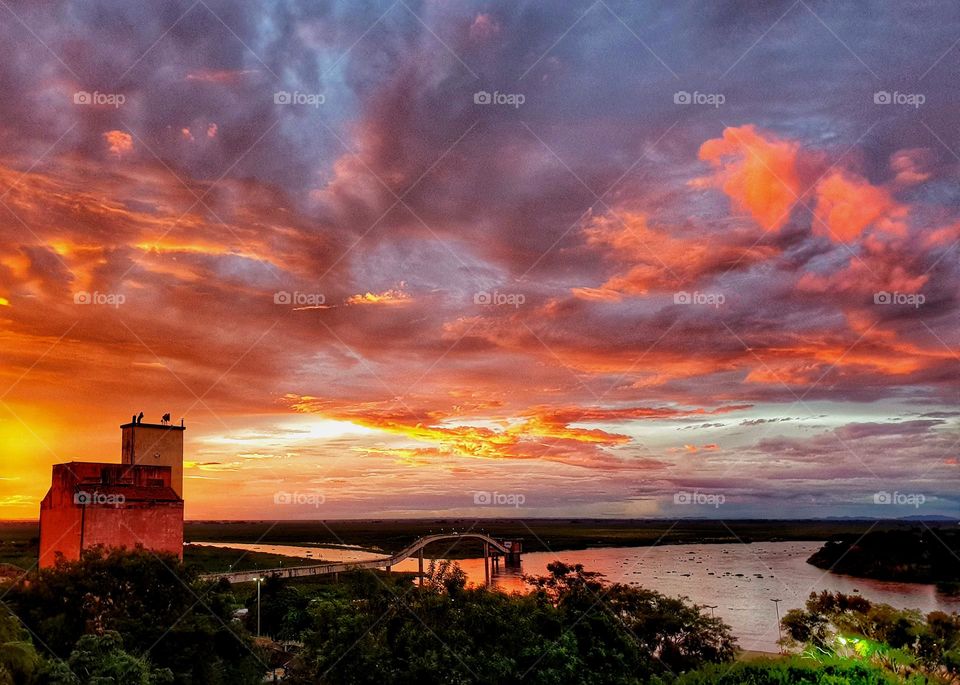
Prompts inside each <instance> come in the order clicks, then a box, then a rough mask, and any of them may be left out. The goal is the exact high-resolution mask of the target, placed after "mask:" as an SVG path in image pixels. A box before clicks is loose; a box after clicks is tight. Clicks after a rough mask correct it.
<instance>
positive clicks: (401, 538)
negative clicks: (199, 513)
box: [0, 517, 957, 570]
mask: <svg viewBox="0 0 960 685" xmlns="http://www.w3.org/2000/svg"><path fill="white" fill-rule="evenodd" d="M921 525H922V526H923V527H927V528H930V529H933V530H936V529H937V528H939V527H950V528H955V527H956V525H957V524H956V522H954V521H924V522H923V523H922V524H921V523H919V522H917V521H912V520H902V519H900V520H876V519H803V520H800V519H797V520H793V519H787V520H772V519H731V520H715V519H674V520H668V519H572V518H571V519H520V518H495V519H489V518H488V519H476V518H455V517H451V518H435V519H366V520H359V519H357V520H328V521H256V520H250V521H188V522H187V523H186V526H185V536H184V537H185V540H186V541H187V542H243V543H261V544H298V545H308V546H309V545H323V546H329V545H349V546H356V547H359V548H362V549H365V550H370V551H377V552H384V553H390V552H396V551H398V550H400V549H402V548H403V547H405V546H406V545H408V544H409V543H410V542H412V541H413V540H415V539H416V538H418V537H422V536H424V535H430V534H433V533H440V532H467V531H471V532H485V533H488V534H491V535H493V536H495V537H498V538H504V539H509V540H521V541H522V543H523V549H524V551H526V552H556V551H561V550H574V549H589V548H593V547H639V546H647V545H666V544H696V543H700V544H703V543H728V544H730V543H733V544H735V543H749V542H761V541H821V540H828V539H830V538H831V537H833V536H836V535H861V534H863V533H866V532H867V531H880V530H910V529H914V528H917V527H918V526H921ZM38 535H39V529H38V525H37V523H36V522H35V521H27V522H23V521H21V522H15V521H7V522H0V563H8V564H14V565H16V566H19V567H20V568H30V566H32V565H33V564H34V563H35V561H36V556H37V537H38ZM478 549H479V548H478V547H477V545H476V544H474V543H470V542H467V541H464V542H463V543H461V544H459V545H457V546H456V548H455V549H454V550H453V551H450V550H448V549H447V548H446V547H443V548H442V550H438V551H443V552H444V553H445V554H446V556H448V557H454V558H457V557H460V558H463V557H471V556H476V555H477V552H478ZM186 554H187V561H188V562H191V563H196V564H198V565H199V566H201V567H202V568H203V569H204V570H220V566H221V564H230V563H234V562H236V556H235V555H224V554H220V553H217V552H215V551H213V549H212V548H194V549H191V547H190V546H188V547H187V548H186ZM261 556H263V557H267V556H269V555H258V554H257V553H251V554H249V555H247V557H245V560H244V565H246V564H250V565H251V567H257V566H259V567H261V568H263V567H269V566H268V565H267V564H268V562H270V561H271V560H270V559H267V558H260V557H261ZM227 559H229V561H226V560H227ZM272 561H276V559H274V560H272ZM286 563H299V562H297V560H290V559H288V560H287V561H286ZM303 563H316V562H315V561H313V560H306V559H304V560H303Z"/></svg>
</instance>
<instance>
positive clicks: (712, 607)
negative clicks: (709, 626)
mask: <svg viewBox="0 0 960 685" xmlns="http://www.w3.org/2000/svg"><path fill="white" fill-rule="evenodd" d="M718 606H719V605H718V604H704V605H703V608H704V609H709V610H710V618H715V616H714V613H713V610H714V609H716V608H717V607H718Z"/></svg>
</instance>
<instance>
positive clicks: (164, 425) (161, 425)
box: [120, 421, 187, 431]
mask: <svg viewBox="0 0 960 685" xmlns="http://www.w3.org/2000/svg"><path fill="white" fill-rule="evenodd" d="M130 426H146V427H147V428H169V429H170V430H178V431H184V430H187V427H186V426H181V425H179V424H173V423H144V422H141V423H135V422H133V421H127V422H126V423H122V424H120V427H121V428H129V427H130Z"/></svg>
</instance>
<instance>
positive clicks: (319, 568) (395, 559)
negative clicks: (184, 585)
mask: <svg viewBox="0 0 960 685" xmlns="http://www.w3.org/2000/svg"><path fill="white" fill-rule="evenodd" d="M464 539H476V540H482V541H483V542H486V543H487V544H488V545H490V547H492V548H493V549H495V550H496V551H498V552H500V553H501V554H511V551H510V549H509V548H508V547H506V546H504V544H503V543H501V542H500V541H499V540H495V539H494V538H492V537H490V536H489V535H486V534H484V533H445V534H444V533H441V534H438V535H428V536H426V537H423V538H420V539H419V540H417V541H416V542H414V543H413V544H412V545H410V546H408V547H406V548H404V549H403V550H401V551H400V552H398V553H396V554H394V555H392V556H388V557H383V558H382V559H370V560H368V561H351V562H339V563H332V564H317V565H315V566H288V567H287V568H272V569H266V570H261V571H231V572H228V573H210V574H206V575H204V576H202V578H204V579H206V580H221V579H224V578H225V579H226V580H229V581H230V582H231V583H251V582H253V581H255V580H256V579H257V578H265V577H267V576H273V577H276V578H306V577H309V576H323V575H329V574H331V573H346V572H348V571H360V570H364V569H375V568H390V567H391V566H396V565H397V564H399V563H400V562H401V561H404V560H405V559H409V558H410V557H412V556H413V555H414V554H416V553H417V552H419V551H420V550H422V549H423V548H424V547H426V546H427V545H429V544H432V543H434V542H439V541H440V540H464Z"/></svg>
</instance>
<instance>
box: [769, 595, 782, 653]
mask: <svg viewBox="0 0 960 685" xmlns="http://www.w3.org/2000/svg"><path fill="white" fill-rule="evenodd" d="M770 601H771V602H773V605H774V606H775V607H777V638H778V639H777V647H778V648H779V650H780V653H781V654H782V653H783V645H781V644H780V643H781V642H783V630H782V629H781V628H780V602H782V601H783V600H782V599H771V600H770Z"/></svg>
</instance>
